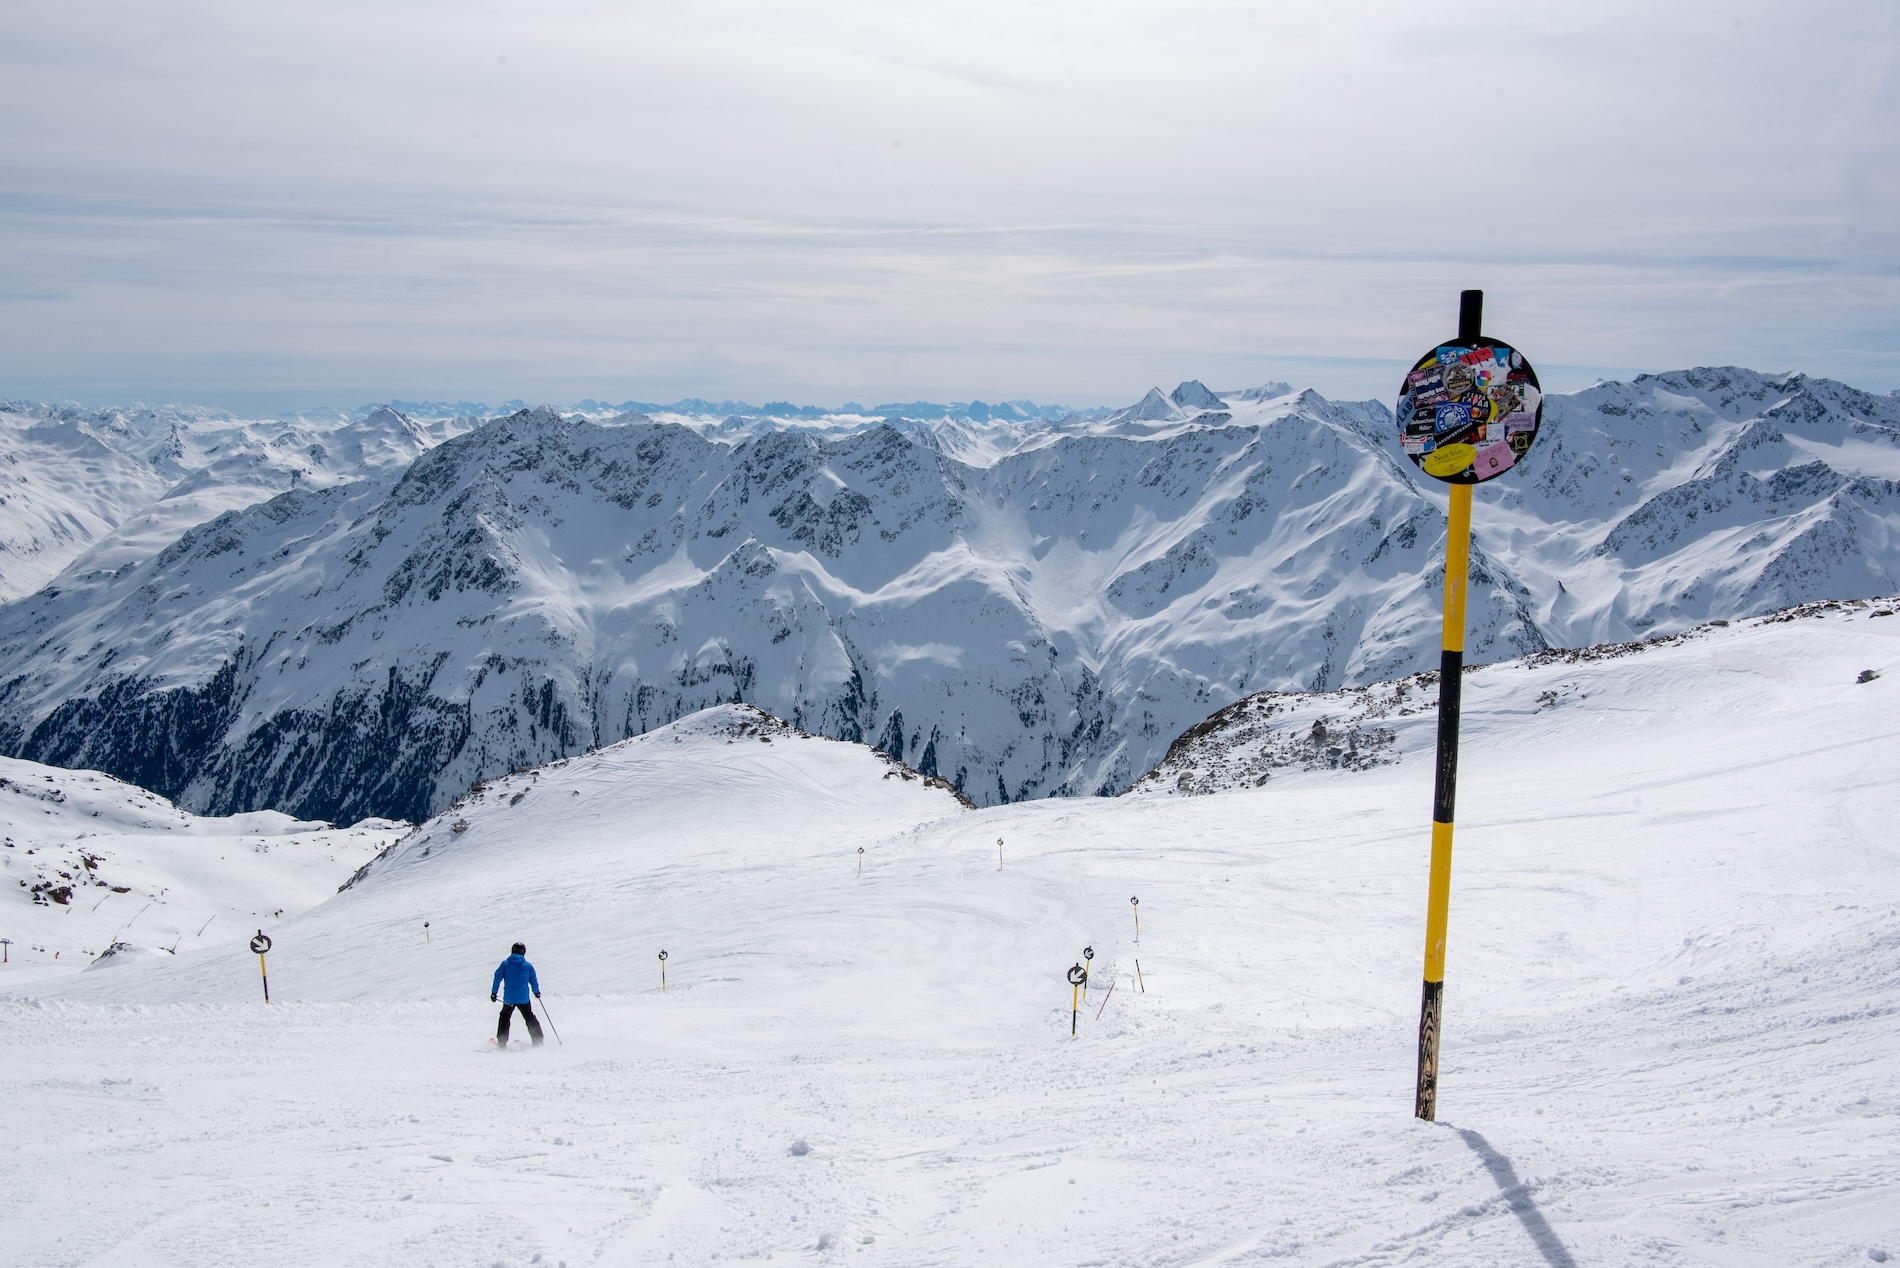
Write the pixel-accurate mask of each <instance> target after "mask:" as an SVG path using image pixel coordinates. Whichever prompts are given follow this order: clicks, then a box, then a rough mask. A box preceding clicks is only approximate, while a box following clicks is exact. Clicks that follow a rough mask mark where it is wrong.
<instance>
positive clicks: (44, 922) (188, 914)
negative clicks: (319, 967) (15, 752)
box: [0, 758, 407, 967]
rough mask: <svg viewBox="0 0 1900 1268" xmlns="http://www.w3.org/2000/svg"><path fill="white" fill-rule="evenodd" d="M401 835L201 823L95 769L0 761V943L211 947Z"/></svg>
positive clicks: (79, 952) (279, 911) (326, 890)
mask: <svg viewBox="0 0 1900 1268" xmlns="http://www.w3.org/2000/svg"><path fill="white" fill-rule="evenodd" d="M406 830H407V825H403V824H392V823H386V822H383V821H381V820H366V821H365V822H363V823H360V824H358V825H356V826H355V827H354V828H333V827H331V826H330V825H329V824H327V823H302V822H299V821H297V820H295V819H292V818H291V817H290V816H289V815H285V814H279V813H278V812H276V811H274V810H259V811H254V812H252V813H250V814H243V815H236V816H233V817H231V818H228V819H205V818H201V817H199V816H197V815H191V814H186V813H184V812H183V811H181V810H179V809H178V807H176V806H174V805H173V804H172V803H171V802H169V801H166V800H165V799H164V798H163V797H160V796H158V795H156V794H155V793H150V792H147V791H145V790H144V789H142V788H137V787H134V786H133V785H131V784H124V783H121V782H119V781H118V780H116V779H113V778H112V777H111V776H110V775H102V774H100V773H99V772H97V771H83V770H82V771H74V770H65V769H62V768H60V767H55V766H41V765H39V764H37V763H34V762H22V761H16V760H14V759H13V758H0V833H4V837H5V841H4V845H0V937H6V938H11V939H12V940H13V945H12V946H11V947H10V948H8V952H9V954H8V959H9V960H10V961H11V962H13V963H15V964H22V965H38V966H42V967H47V966H51V965H52V964H55V963H60V964H64V965H68V966H77V965H83V964H86V963H87V962H89V961H91V960H93V959H94V958H95V957H98V956H100V955H101V954H102V953H104V952H105V951H106V950H107V949H108V948H112V947H115V946H116V948H117V949H116V950H115V951H114V953H113V954H112V955H111V956H110V957H108V958H107V959H106V960H104V961H103V962H101V965H100V967H105V965H107V964H110V965H114V966H117V965H122V964H124V963H125V962H127V960H129V959H134V958H137V957H139V956H142V955H154V954H159V953H161V952H167V953H173V954H176V953H178V952H181V951H189V950H196V949H199V948H202V947H211V946H222V945H224V944H226V943H230V942H234V941H240V940H242V939H244V938H248V937H250V935H251V933H252V932H253V931H254V930H255V929H256V928H257V926H258V925H259V924H261V923H263V922H264V921H267V920H276V919H278V918H279V917H281V916H283V915H284V914H285V913H286V912H288V913H291V914H295V913H298V912H301V911H303V910H305V909H306V908H309V907H312V906H314V905H316V904H317V903H318V902H320V901H322V900H323V899H324V898H327V897H329V896H330V894H332V893H333V892H334V891H335V889H336V886H337V885H338V884H340V883H341V882H342V881H343V880H345V879H347V878H348V877H349V875H350V874H351V872H352V871H354V870H355V869H356V868H358V867H360V866H361V865H362V864H363V863H364V862H365V861H367V860H368V859H370V858H372V857H374V856H375V855H376V854H377V853H379V852H380V851H382V850H383V849H384V848H385V847H387V846H388V845H390V844H391V843H392V842H394V841H395V840H396V839H397V838H398V837H400V836H401V835H402V834H403V832H405V831H406Z"/></svg>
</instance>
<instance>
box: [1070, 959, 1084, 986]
mask: <svg viewBox="0 0 1900 1268" xmlns="http://www.w3.org/2000/svg"><path fill="white" fill-rule="evenodd" d="M1088 980H1089V971H1088V970H1087V969H1085V968H1083V967H1082V966H1081V965H1079V964H1078V965H1076V966H1075V967H1074V968H1072V969H1070V970H1069V985H1070V986H1080V985H1082V983H1084V982H1086V981H1088Z"/></svg>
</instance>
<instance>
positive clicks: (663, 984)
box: [660, 951, 666, 995]
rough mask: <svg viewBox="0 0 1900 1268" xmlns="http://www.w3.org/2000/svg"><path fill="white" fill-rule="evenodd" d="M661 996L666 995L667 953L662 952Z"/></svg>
mask: <svg viewBox="0 0 1900 1268" xmlns="http://www.w3.org/2000/svg"><path fill="white" fill-rule="evenodd" d="M660 994H662V995H664V994H666V952H665V951H661V952H660Z"/></svg>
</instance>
